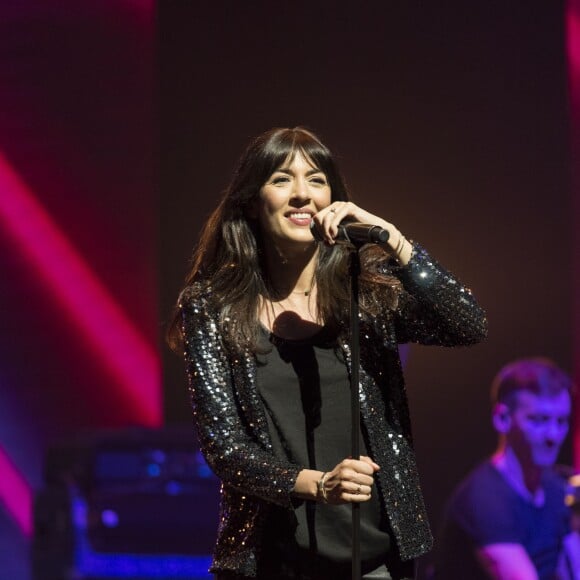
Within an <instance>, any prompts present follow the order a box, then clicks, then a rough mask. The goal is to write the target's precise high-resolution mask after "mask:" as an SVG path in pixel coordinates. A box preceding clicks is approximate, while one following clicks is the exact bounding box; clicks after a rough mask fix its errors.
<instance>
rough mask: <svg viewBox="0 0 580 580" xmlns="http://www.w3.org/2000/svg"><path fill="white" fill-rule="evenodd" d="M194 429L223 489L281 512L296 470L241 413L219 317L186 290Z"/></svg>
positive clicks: (184, 303)
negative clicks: (277, 508) (242, 494)
mask: <svg viewBox="0 0 580 580" xmlns="http://www.w3.org/2000/svg"><path fill="white" fill-rule="evenodd" d="M179 308H180V310H181V315H182V330H183V336H184V341H185V352H184V357H185V362H186V369H187V374H188V380H189V392H190V396H191V402H192V407H193V414H194V423H195V428H196V433H197V437H198V440H199V444H200V448H201V450H202V452H203V454H204V457H205V459H206V461H207V462H208V464H209V466H210V467H211V468H212V470H213V471H214V473H215V474H216V475H217V476H218V477H219V478H220V479H221V481H222V483H223V484H224V485H225V486H229V487H232V488H234V489H236V490H237V491H239V492H242V493H244V494H248V495H252V496H257V497H260V498H261V499H264V500H266V501H269V502H273V503H276V504H278V505H281V506H284V507H291V506H292V503H291V501H292V497H291V492H292V489H293V488H294V485H295V482H296V478H297V477H298V473H299V471H300V470H301V467H300V466H297V465H294V464H292V463H289V462H284V461H281V460H279V459H278V458H276V456H275V455H274V453H273V452H272V451H271V450H270V449H268V447H269V445H268V444H265V443H264V441H263V440H262V441H260V440H259V439H258V437H257V436H256V434H255V425H252V424H248V421H247V420H246V419H245V416H244V414H243V412H242V410H241V409H242V403H241V401H239V400H238V398H237V396H236V393H235V389H234V385H233V379H232V376H233V374H232V362H239V361H232V358H231V355H229V354H228V352H227V350H226V348H225V346H224V343H223V340H222V338H221V335H220V332H219V328H218V325H217V317H216V316H215V315H213V314H212V312H211V308H210V304H209V302H208V300H207V299H206V298H204V297H203V296H202V295H201V296H200V294H199V293H197V292H196V293H194V296H192V292H191V291H188V289H186V290H185V291H184V292H183V293H182V295H181V297H180V302H179Z"/></svg>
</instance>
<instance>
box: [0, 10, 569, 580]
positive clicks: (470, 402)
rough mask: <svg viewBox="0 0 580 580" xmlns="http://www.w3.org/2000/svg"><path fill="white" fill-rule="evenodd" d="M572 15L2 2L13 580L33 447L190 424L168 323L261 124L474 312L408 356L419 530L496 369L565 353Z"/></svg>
mask: <svg viewBox="0 0 580 580" xmlns="http://www.w3.org/2000/svg"><path fill="white" fill-rule="evenodd" d="M572 4H573V3H570V5H572ZM565 8H566V6H565V3H564V2H562V1H553V2H543V1H541V0H529V1H526V2H510V3H505V2H499V1H497V0H491V1H490V2H486V3H465V2H451V3H445V4H444V5H442V4H440V3H439V4H434V3H427V2H418V1H417V2H408V1H405V2H378V1H371V2H365V3H363V4H361V5H355V4H352V3H338V2H305V1H303V0H299V1H296V2H292V3H290V2H287V3H285V2H284V3H283V2H279V3H272V2H266V1H265V0H257V1H254V2H243V3H242V2H234V1H226V0H219V1H215V2H212V3H209V2H204V3H202V2H192V1H191V0H161V1H160V2H158V3H157V7H156V8H155V7H154V4H153V1H152V0H85V1H84V2H81V3H79V2H77V1H76V0H58V1H57V0H54V1H45V2H38V1H36V0H8V1H5V2H3V3H2V7H1V8H0V79H1V82H2V90H0V111H1V112H0V271H1V272H2V284H0V313H1V323H0V346H1V348H0V470H1V472H2V474H3V477H2V481H1V482H0V570H2V571H3V572H2V574H4V575H6V577H7V578H10V579H11V580H28V579H29V570H28V564H27V550H28V547H29V541H30V534H31V531H32V530H31V512H30V500H31V498H32V496H33V494H34V492H35V490H37V489H39V488H40V487H41V486H42V460H43V457H44V453H45V451H46V449H47V447H48V446H49V445H50V444H51V443H52V442H54V441H56V440H62V439H65V440H66V438H69V437H73V436H75V435H77V434H78V433H79V432H84V431H91V430H93V429H110V428H117V427H125V426H130V425H147V426H153V427H155V426H160V425H162V424H164V423H166V424H171V425H173V424H187V423H189V421H190V410H189V407H188V402H187V394H186V389H185V377H184V372H183V365H182V361H181V360H180V359H179V358H178V357H177V356H175V355H174V354H172V353H170V352H169V350H168V349H167V347H165V346H164V344H163V333H164V329H165V324H166V322H167V321H168V320H169V318H170V316H171V310H172V307H173V304H174V302H175V299H176V296H177V294H178V291H179V289H180V285H181V283H182V279H183V277H184V275H185V273H186V267H187V262H188V259H189V256H190V254H191V250H192V248H193V246H194V245H195V243H196V240H197V237H198V234H199V231H200V228H201V226H202V225H203V223H204V220H205V219H206V217H207V215H208V214H209V212H210V211H211V209H212V208H213V207H214V206H215V204H216V203H217V200H218V199H219V196H220V193H221V191H222V190H223V189H224V188H225V187H226V185H227V182H228V179H229V176H230V175H231V172H232V170H233V167H234V165H235V163H236V160H237V158H238V156H239V154H240V152H241V150H242V149H243V148H244V147H245V146H246V144H247V142H248V140H249V139H250V138H252V137H253V136H255V135H256V134H258V133H260V132H262V131H264V130H266V129H268V128H270V127H273V126H294V125H298V124H300V125H305V126H307V127H309V128H311V129H313V130H314V131H315V132H317V133H318V134H319V135H320V136H321V137H322V138H323V140H324V141H325V142H326V143H327V144H328V145H329V146H330V147H331V149H332V150H333V151H334V152H335V153H336V155H337V156H338V158H339V160H340V164H341V168H342V171H343V173H344V175H345V177H346V180H347V183H348V185H349V187H350V190H351V192H352V195H353V198H354V200H355V202H357V203H358V204H360V205H361V206H363V207H365V208H366V209H369V210H370V211H373V212H375V213H377V214H379V215H382V216H383V217H385V218H386V219H388V220H390V221H392V222H393V223H395V224H396V225H397V226H398V227H399V228H400V229H401V230H402V231H403V232H404V233H405V235H406V236H407V237H409V238H412V239H414V240H417V241H418V242H420V243H421V244H423V245H424V246H425V247H426V248H428V249H429V251H430V252H431V253H432V254H433V255H434V256H435V257H437V258H438V259H439V260H440V261H441V262H442V263H443V264H445V265H446V266H447V267H448V268H449V269H451V270H452V271H453V272H455V273H457V275H458V276H459V278H460V279H461V280H462V281H464V282H465V283H466V284H467V285H468V286H470V287H471V288H472V289H473V291H474V292H475V294H476V296H477V298H478V299H479V301H480V302H481V304H482V305H483V306H484V308H485V309H486V310H487V314H488V318H489V328H490V335H489V340H488V341H487V342H486V343H485V344H482V345H478V346H476V347H474V348H470V349H441V348H425V347H412V348H411V350H410V353H409V356H408V360H407V365H406V377H407V384H408V392H409V397H410V402H411V410H412V416H413V422H414V435H415V442H416V448H417V455H418V460H419V466H420V470H421V477H422V481H423V485H424V490H425V497H426V501H427V505H428V509H429V514H430V517H431V521H432V524H433V526H434V528H436V527H437V525H438V522H439V519H440V515H441V510H442V507H443V503H444V501H445V498H446V497H447V495H448V493H449V492H450V490H451V489H452V487H453V485H454V484H455V483H456V482H457V481H458V480H459V479H460V478H461V477H462V476H463V475H464V474H465V473H466V472H467V471H468V470H469V469H471V468H472V467H473V466H474V465H475V463H476V462H478V461H479V460H480V459H481V458H482V457H483V456H485V455H486V454H488V453H489V452H490V451H491V450H492V448H493V445H494V441H495V439H494V435H493V432H492V430H491V428H490V426H489V404H488V387H489V383H490V381H491V379H492V377H493V375H494V374H495V372H496V370H497V369H498V368H499V367H500V366H501V365H503V364H504V363H506V362H508V361H510V360H512V359H513V358H515V357H519V356H529V355H543V356H549V357H552V358H554V359H555V360H556V361H557V362H558V363H559V364H560V365H562V366H563V367H564V368H565V369H568V370H570V371H572V370H573V366H574V356H573V348H574V342H573V339H574V337H575V336H577V335H578V332H577V329H575V328H574V322H573V321H574V320H576V321H578V320H579V318H578V312H579V311H580V309H579V307H578V302H577V298H575V297H576V296H577V295H578V289H576V291H574V286H573V280H574V278H573V275H577V272H578V245H577V244H578V238H574V232H575V231H577V230H578V225H579V224H578V221H579V219H580V215H579V212H578V201H577V197H578V196H576V197H574V194H573V192H574V189H573V187H572V183H571V175H572V169H573V167H572V164H571V161H570V159H571V152H570V149H569V142H570V141H569V137H570V116H569V112H568V107H569V105H568V80H567V61H566V58H567V57H566V37H565V32H566V30H565V17H566V15H565ZM574 239H576V242H575V243H576V246H574V245H573V242H574ZM575 248H576V249H575ZM161 368H162V372H161ZM561 460H562V462H563V463H568V464H570V463H571V462H572V454H571V446H570V445H568V446H567V448H566V449H565V452H564V453H563V455H562V458H561ZM426 563H427V561H426V562H425V564H426Z"/></svg>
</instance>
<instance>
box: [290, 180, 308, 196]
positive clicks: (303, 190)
mask: <svg viewBox="0 0 580 580" xmlns="http://www.w3.org/2000/svg"><path fill="white" fill-rule="evenodd" d="M292 193H293V194H294V197H297V198H299V199H308V198H309V197H310V192H309V191H308V183H307V182H306V180H305V179H296V180H295V181H294V191H293V192H292Z"/></svg>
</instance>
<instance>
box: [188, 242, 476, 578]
mask: <svg viewBox="0 0 580 580" xmlns="http://www.w3.org/2000/svg"><path fill="white" fill-rule="evenodd" d="M384 273H385V274H390V275H394V276H395V277H397V278H398V279H399V280H400V281H401V285H402V289H401V293H400V296H399V300H398V304H397V308H396V309H395V310H394V311H391V310H387V309H384V311H383V312H382V314H381V315H380V316H377V317H372V318H371V317H365V316H362V317H361V328H360V337H361V341H360V401H361V424H362V426H363V432H365V434H366V445H367V449H368V450H369V453H370V454H371V456H372V457H373V459H374V460H375V461H376V462H377V463H378V464H379V465H381V470H380V471H379V472H377V474H376V476H375V480H376V484H377V489H378V492H379V495H380V499H381V508H382V510H383V515H384V516H385V517H386V518H387V519H388V521H389V522H390V525H391V528H392V530H393V533H394V536H395V540H396V542H397V546H398V549H399V552H400V555H401V557H402V558H403V559H410V558H414V557H417V556H419V555H421V554H423V553H425V552H427V551H428V550H429V549H430V548H431V545H432V537H431V533H430V530H429V523H428V521H427V514H426V510H425V506H424V502H423V497H422V493H421V489H420V484H419V476H418V473H417V466H416V461H415V455H414V452H413V446H412V435H411V425H410V418H409V410H408V404H407V397H406V393H405V386H404V380H403V373H402V369H401V364H400V359H399V354H398V344H400V343H403V342H410V341H411V342H418V343H421V344H429V345H444V346H458V345H469V344H474V343H477V342H479V341H481V340H482V339H484V338H485V336H486V332H487V323H486V319H485V315H484V313H483V311H482V309H481V308H480V307H479V306H478V304H477V303H476V301H475V299H474V298H473V295H472V294H471V292H470V291H469V289H467V288H466V287H465V286H463V285H462V284H461V283H460V282H459V281H458V280H457V279H456V278H454V277H453V276H452V275H451V274H450V273H449V272H447V271H446V270H445V269H444V268H442V267H441V266H440V265H439V264H437V262H436V261H435V260H433V259H432V258H431V257H430V256H429V254H428V253H427V252H426V251H425V250H424V249H422V248H421V247H420V246H419V245H417V244H414V247H413V256H412V259H411V261H410V263H409V264H408V265H407V266H404V267H397V266H394V265H393V264H392V263H389V264H385V266H384ZM180 307H181V310H182V315H183V330H184V336H185V337H186V348H185V359H186V364H187V370H188V377H189V387H190V393H191V400H192V406H193V413H194V422H195V426H196V431H197V435H198V439H199V442H200V446H201V448H202V451H203V453H204V455H205V457H206V460H207V462H208V464H209V465H210V466H211V468H212V469H213V470H214V472H215V473H216V475H217V476H218V477H219V478H220V479H221V481H222V494H221V506H220V523H219V529H218V538H217V542H216V547H215V551H214V559H213V565H212V571H214V572H216V571H223V570H230V571H233V572H236V573H238V574H242V575H245V576H250V577H251V576H255V575H256V570H257V557H258V556H259V551H260V546H261V534H262V528H263V525H264V522H265V519H266V517H267V515H268V510H269V506H271V505H272V504H277V505H280V506H283V507H285V508H287V509H288V510H292V496H291V492H292V489H293V487H294V484H295V481H296V478H297V476H298V473H299V472H300V471H301V470H302V469H303V466H300V465H294V464H292V463H289V462H286V461H283V460H281V459H280V458H277V457H276V456H275V455H274V453H273V451H272V445H271V441H270V436H269V433H268V425H267V419H266V415H265V410H264V407H263V403H262V401H261V399H260V397H259V393H258V388H257V385H256V362H255V358H254V356H253V354H252V353H250V352H246V353H244V354H243V355H240V354H239V353H237V352H236V353H235V354H234V349H229V348H228V347H227V345H226V344H224V342H223V340H222V336H221V333H220V330H219V327H218V324H217V322H216V321H217V320H218V316H217V312H215V311H214V310H213V309H212V305H211V291H208V290H207V289H206V290H203V291H202V290H201V286H200V285H197V286H192V287H189V288H187V289H186V290H185V291H184V292H183V293H182V296H181V298H180ZM339 343H340V346H341V348H342V350H343V352H344V357H345V360H346V363H347V366H348V367H349V368H350V365H351V359H350V348H349V343H348V335H347V333H346V330H345V331H344V332H343V333H342V334H341V336H340V338H339Z"/></svg>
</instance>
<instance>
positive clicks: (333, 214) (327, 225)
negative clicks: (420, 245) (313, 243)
mask: <svg viewBox="0 0 580 580" xmlns="http://www.w3.org/2000/svg"><path fill="white" fill-rule="evenodd" d="M345 218H350V219H351V220H352V221H356V222H360V223H364V224H369V225H374V226H379V227H380V228H383V229H384V230H386V231H387V232H388V233H389V239H388V240H387V242H386V243H385V244H384V245H383V247H384V249H385V250H387V251H388V252H390V253H391V254H393V255H394V257H395V258H397V259H398V260H399V262H401V263H404V264H406V263H407V262H408V261H409V259H410V257H411V251H412V248H411V244H410V243H409V242H408V241H407V240H406V239H405V238H404V236H403V234H401V232H400V231H399V230H398V229H397V228H396V227H395V226H394V225H393V224H392V223H390V222H388V221H386V220H384V219H382V218H380V217H378V216H376V215H374V214H372V213H370V212H368V211H366V210H364V209H362V208H360V207H359V206H358V205H355V204H354V203H352V202H351V201H335V202H333V203H331V204H330V205H328V206H327V207H325V208H324V209H321V210H320V211H319V212H318V213H316V214H315V215H314V216H313V217H312V220H313V221H314V223H315V224H316V227H317V228H318V230H319V232H320V233H321V234H322V236H323V237H324V241H325V243H327V244H329V245H333V244H335V243H336V236H337V235H338V226H339V225H340V223H341V222H342V221H343V220H344V219H345Z"/></svg>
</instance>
